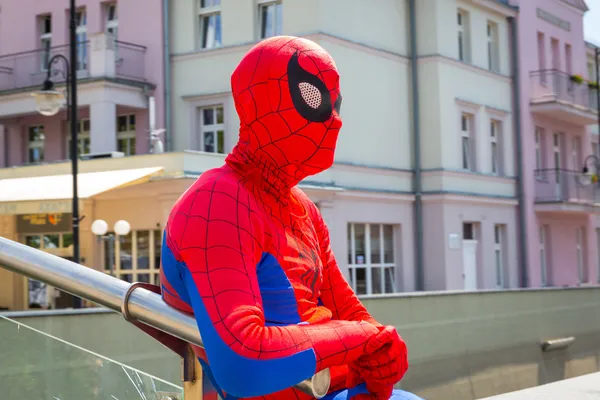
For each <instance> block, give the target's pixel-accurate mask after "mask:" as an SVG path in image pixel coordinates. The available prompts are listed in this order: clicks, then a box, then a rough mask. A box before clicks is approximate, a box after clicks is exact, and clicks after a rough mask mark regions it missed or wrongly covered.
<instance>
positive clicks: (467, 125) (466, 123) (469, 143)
mask: <svg viewBox="0 0 600 400" xmlns="http://www.w3.org/2000/svg"><path fill="white" fill-rule="evenodd" d="M474 119H475V116H474V115H473V114H469V113H467V112H462V113H461V115H460V132H461V134H460V154H461V161H460V163H461V168H462V169H463V170H465V171H475V153H474V150H475V143H474V142H475V141H474V140H473V132H472V124H473V121H474ZM465 145H466V149H465ZM465 152H466V154H465ZM465 162H466V165H465Z"/></svg>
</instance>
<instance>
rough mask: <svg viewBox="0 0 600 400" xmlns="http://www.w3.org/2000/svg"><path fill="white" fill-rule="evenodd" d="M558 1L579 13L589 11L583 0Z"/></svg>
mask: <svg viewBox="0 0 600 400" xmlns="http://www.w3.org/2000/svg"><path fill="white" fill-rule="evenodd" d="M560 1H561V2H562V3H564V4H566V5H568V6H571V7H574V8H576V9H578V10H579V11H583V12H586V11H589V10H590V9H589V7H588V6H587V4H586V3H585V1H584V0H560Z"/></svg>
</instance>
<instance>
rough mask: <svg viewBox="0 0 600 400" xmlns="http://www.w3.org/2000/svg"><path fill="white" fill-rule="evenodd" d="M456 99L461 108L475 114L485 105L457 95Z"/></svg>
mask: <svg viewBox="0 0 600 400" xmlns="http://www.w3.org/2000/svg"><path fill="white" fill-rule="evenodd" d="M454 101H456V104H458V106H460V108H462V109H465V110H467V111H470V112H472V113H473V114H476V113H477V112H478V111H479V109H480V108H482V107H483V105H482V104H478V103H473V102H471V101H469V100H464V99H459V98H458V97H456V98H455V99H454Z"/></svg>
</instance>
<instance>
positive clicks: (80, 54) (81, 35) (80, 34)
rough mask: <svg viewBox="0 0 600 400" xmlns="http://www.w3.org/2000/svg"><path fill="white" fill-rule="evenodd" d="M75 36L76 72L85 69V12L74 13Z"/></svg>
mask: <svg viewBox="0 0 600 400" xmlns="http://www.w3.org/2000/svg"><path fill="white" fill-rule="evenodd" d="M75 23H76V31H75V32H76V36H77V70H78V71H84V70H86V69H87V62H88V60H87V15H86V12H85V10H79V11H77V12H76V13H75Z"/></svg>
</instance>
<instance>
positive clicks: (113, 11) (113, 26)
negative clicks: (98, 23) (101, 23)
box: [105, 3, 119, 51]
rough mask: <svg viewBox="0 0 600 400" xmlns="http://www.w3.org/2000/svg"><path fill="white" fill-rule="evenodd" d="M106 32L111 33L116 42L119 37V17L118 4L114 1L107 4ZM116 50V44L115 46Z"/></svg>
mask: <svg viewBox="0 0 600 400" xmlns="http://www.w3.org/2000/svg"><path fill="white" fill-rule="evenodd" d="M105 15H106V21H105V22H106V28H105V30H106V33H107V34H109V35H111V36H112V38H113V40H114V41H115V42H116V41H117V39H118V38H119V19H118V17H117V5H116V4H114V3H111V4H107V5H106V13H105ZM115 51H116V46H115Z"/></svg>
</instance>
